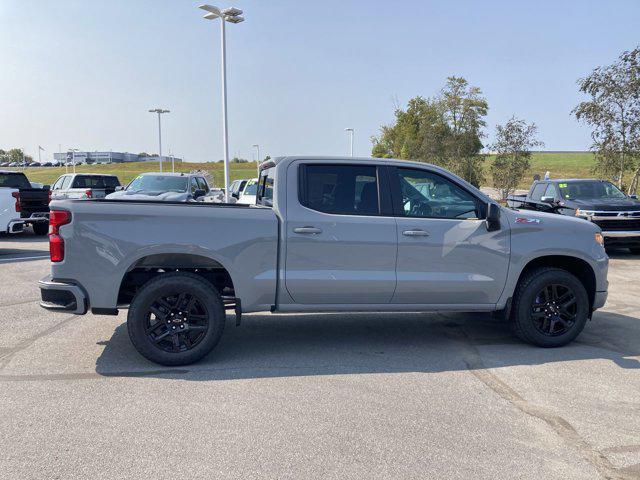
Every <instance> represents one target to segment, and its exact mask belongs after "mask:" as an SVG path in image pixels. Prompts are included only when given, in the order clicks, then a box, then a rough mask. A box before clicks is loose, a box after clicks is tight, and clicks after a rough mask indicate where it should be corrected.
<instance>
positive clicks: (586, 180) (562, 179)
mask: <svg viewBox="0 0 640 480" xmlns="http://www.w3.org/2000/svg"><path fill="white" fill-rule="evenodd" d="M608 181H609V180H599V179H597V178H549V179H547V180H545V179H540V180H536V182H560V183H571V182H608Z"/></svg>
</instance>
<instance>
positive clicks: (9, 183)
mask: <svg viewBox="0 0 640 480" xmlns="http://www.w3.org/2000/svg"><path fill="white" fill-rule="evenodd" d="M0 187H9V188H31V184H30V183H29V181H28V180H27V177H25V176H24V174H23V173H0Z"/></svg>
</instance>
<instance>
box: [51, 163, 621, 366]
mask: <svg viewBox="0 0 640 480" xmlns="http://www.w3.org/2000/svg"><path fill="white" fill-rule="evenodd" d="M50 224H51V227H50V230H51V233H50V235H49V236H50V250H51V260H52V264H51V276H49V277H47V278H44V279H42V280H41V281H40V284H39V285H40V289H41V296H42V302H41V305H42V306H43V307H44V308H47V309H51V310H64V311H69V312H73V313H76V314H85V313H87V312H88V311H89V310H90V311H91V312H92V313H94V314H103V315H115V314H117V313H118V309H119V308H128V309H129V311H128V320H127V324H128V331H129V336H130V338H131V341H132V342H133V345H134V346H135V347H136V349H137V350H138V351H139V352H140V353H141V354H142V355H143V356H145V357H146V358H148V359H150V360H152V361H154V362H157V363H160V364H164V365H184V364H188V363H191V362H194V361H197V360H198V359H200V358H202V357H203V356H205V355H206V354H208V353H209V352H210V351H211V350H212V349H213V348H214V347H215V346H216V344H217V343H218V341H219V340H220V336H221V335H222V331H223V328H224V325H225V309H234V310H235V313H236V321H237V322H239V321H240V316H241V314H242V313H243V312H256V311H267V310H270V311H271V312H274V313H277V312H335V311H378V312H381V311H387V312H388V311H391V312H401V311H412V312H415V311H465V312H497V313H498V314H499V315H500V316H504V318H505V319H508V320H509V322H510V324H511V326H512V329H513V331H514V333H515V334H516V335H517V336H518V337H520V338H521V339H523V340H525V341H527V342H530V343H532V344H535V345H539V346H542V347H555V346H560V345H564V344H566V343H568V342H570V341H572V340H573V339H574V338H575V337H576V336H577V335H578V334H579V333H580V332H581V331H582V329H583V328H584V326H585V323H586V322H587V320H588V319H589V318H590V317H591V314H592V312H593V311H594V310H595V309H597V308H600V307H602V306H603V305H604V303H605V301H606V298H607V269H608V257H607V255H606V253H605V250H604V248H603V246H602V235H601V233H600V228H599V227H598V226H596V225H594V224H592V223H589V222H585V221H584V220H580V219H577V218H571V217H565V216H561V215H551V214H546V213H540V212H529V211H522V212H517V211H513V210H510V209H508V208H504V207H501V206H499V205H498V204H497V203H495V202H493V201H492V200H491V199H490V198H488V197H487V196H485V195H484V194H482V193H481V192H480V191H479V190H477V189H476V188H474V187H473V186H471V185H470V184H468V183H467V182H465V181H464V180H462V179H460V178H458V177H456V176H455V175H453V174H451V173H449V172H447V171H446V170H443V169H441V168H438V167H435V166H432V165H428V164H424V163H415V162H408V161H400V160H389V159H371V158H366V159H364V158H363V159H359V158H326V157H325V158H322V157H283V158H278V159H275V160H270V161H269V162H267V163H264V164H262V165H261V173H260V178H259V189H258V194H257V198H256V205H250V206H249V205H237V204H235V205H231V204H215V203H177V202H176V203H172V202H157V203H154V202H149V201H115V200H114V201H110V200H85V201H77V200H64V201H56V202H52V204H51V216H50ZM328 321H329V320H328Z"/></svg>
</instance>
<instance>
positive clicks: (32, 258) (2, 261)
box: [0, 255, 49, 263]
mask: <svg viewBox="0 0 640 480" xmlns="http://www.w3.org/2000/svg"><path fill="white" fill-rule="evenodd" d="M42 258H49V255H40V256H38V257H11V258H0V263H4V262H15V261H16V260H37V259H42Z"/></svg>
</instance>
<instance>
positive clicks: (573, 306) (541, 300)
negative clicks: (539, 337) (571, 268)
mask: <svg viewBox="0 0 640 480" xmlns="http://www.w3.org/2000/svg"><path fill="white" fill-rule="evenodd" d="M530 312H531V313H530V318H531V321H532V322H533V324H534V325H535V328H536V329H537V330H538V331H539V332H540V333H542V334H544V335H547V336H558V335H562V334H564V333H566V332H567V331H568V330H569V329H571V328H572V327H573V325H574V324H575V318H576V314H577V298H576V295H575V293H574V291H573V289H572V288H570V287H569V286H567V285H563V284H556V283H554V284H550V285H545V286H544V287H543V288H541V289H540V291H539V292H538V293H537V294H536V296H535V297H534V300H533V302H532V303H531V311H530Z"/></svg>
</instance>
